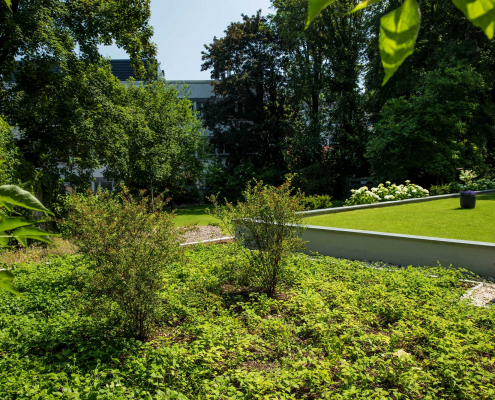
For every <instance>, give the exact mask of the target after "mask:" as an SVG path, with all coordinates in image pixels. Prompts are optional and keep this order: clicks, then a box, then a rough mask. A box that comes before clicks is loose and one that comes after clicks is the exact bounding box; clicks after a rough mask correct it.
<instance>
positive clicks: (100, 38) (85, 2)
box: [0, 0, 156, 80]
mask: <svg viewBox="0 0 495 400" xmlns="http://www.w3.org/2000/svg"><path fill="white" fill-rule="evenodd" d="M10 6H11V10H12V11H11V12H9V11H8V6H7V5H6V4H5V3H4V2H0V72H1V73H2V74H3V75H4V79H7V80H9V79H10V74H11V73H12V72H14V71H15V70H16V67H15V66H16V60H19V59H21V60H22V61H23V62H33V63H37V64H39V63H40V62H41V61H46V60H51V62H52V63H53V64H59V63H63V62H64V60H66V59H67V58H70V56H72V55H75V54H77V55H78V56H79V57H80V58H83V59H90V60H92V61H96V60H98V59H99V58H100V53H99V51H98V45H110V44H112V43H115V44H116V45H117V46H119V47H121V48H123V49H124V50H125V51H126V52H127V53H128V54H129V56H130V58H131V60H132V62H133V65H134V67H135V68H136V70H137V72H138V73H139V75H144V73H145V70H144V66H143V63H142V60H143V59H148V58H153V57H154V56H155V54H156V48H155V45H154V44H153V43H152V42H151V37H152V35H153V29H152V28H151V26H150V25H149V18H150V15H151V11H150V1H149V0H131V1H129V0H112V1H106V0H37V1H29V0H12V2H11V5H10Z"/></svg>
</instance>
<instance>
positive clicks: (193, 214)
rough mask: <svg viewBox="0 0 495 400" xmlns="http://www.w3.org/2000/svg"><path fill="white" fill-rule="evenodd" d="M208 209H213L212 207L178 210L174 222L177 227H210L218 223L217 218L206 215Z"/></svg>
mask: <svg viewBox="0 0 495 400" xmlns="http://www.w3.org/2000/svg"><path fill="white" fill-rule="evenodd" d="M208 208H210V209H212V206H195V207H186V208H178V209H176V210H175V215H176V218H175V220H174V222H175V226H186V225H209V224H212V223H218V220H217V219H216V218H214V217H212V216H211V215H208V214H207V213H206V210H207V209H208Z"/></svg>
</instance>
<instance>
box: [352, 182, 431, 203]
mask: <svg viewBox="0 0 495 400" xmlns="http://www.w3.org/2000/svg"><path fill="white" fill-rule="evenodd" d="M351 192H352V196H351V197H350V198H349V199H347V200H346V202H345V205H346V206H355V205H359V204H373V203H378V202H381V201H395V200H407V199H414V198H419V197H427V196H429V195H430V192H429V191H428V190H426V189H423V188H422V187H421V186H419V185H415V184H413V183H411V181H406V184H405V185H396V184H395V183H394V184H392V183H391V182H386V183H385V184H383V183H380V184H379V185H378V187H375V188H372V189H371V190H370V189H368V187H367V186H363V187H362V188H360V189H355V190H351Z"/></svg>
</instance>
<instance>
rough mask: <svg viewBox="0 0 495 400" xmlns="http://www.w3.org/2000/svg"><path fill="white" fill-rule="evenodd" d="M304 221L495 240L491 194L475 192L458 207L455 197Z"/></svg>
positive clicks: (494, 200) (494, 196) (357, 227)
mask: <svg viewBox="0 0 495 400" xmlns="http://www.w3.org/2000/svg"><path fill="white" fill-rule="evenodd" d="M304 223H305V224H307V225H317V226H329V227H334V228H346V229H357V230H365V231H375V232H389V233H401V234H406V235H418V236H431V237H441V238H449V239H461V240H472V241H479V242H492V243H493V242H495V229H493V226H494V225H495V195H492V194H491V195H484V196H478V199H477V203H476V208H474V209H472V210H466V209H461V208H460V206H459V199H458V198H452V199H444V200H435V201H430V202H426V203H418V204H406V205H401V206H393V207H386V208H375V209H369V210H357V211H349V212H344V213H339V214H328V215H321V216H317V217H310V218H305V219H304Z"/></svg>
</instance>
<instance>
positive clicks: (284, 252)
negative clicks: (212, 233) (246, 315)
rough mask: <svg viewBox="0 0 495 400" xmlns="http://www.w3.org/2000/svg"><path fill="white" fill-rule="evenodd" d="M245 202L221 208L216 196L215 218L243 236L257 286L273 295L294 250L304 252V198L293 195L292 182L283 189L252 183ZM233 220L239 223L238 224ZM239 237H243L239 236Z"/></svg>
mask: <svg viewBox="0 0 495 400" xmlns="http://www.w3.org/2000/svg"><path fill="white" fill-rule="evenodd" d="M243 196H244V201H243V202H238V203H237V205H235V206H234V205H233V204H232V203H227V204H226V207H221V206H220V205H219V203H218V201H217V198H216V197H215V196H212V197H211V201H212V203H213V204H214V206H215V210H214V215H215V216H216V217H217V218H219V219H220V220H221V221H222V223H223V226H224V227H225V228H224V229H226V230H227V231H229V232H230V234H231V235H232V236H234V235H235V233H236V232H235V231H236V230H238V231H239V232H240V234H241V235H242V239H240V240H241V241H242V244H243V245H245V246H246V247H242V246H241V249H242V251H243V254H244V256H245V257H246V259H247V260H248V261H249V271H248V273H249V275H250V276H251V279H252V281H253V283H254V284H255V286H257V287H258V288H261V289H262V290H264V291H265V292H266V293H267V294H268V295H269V296H273V295H274V293H275V290H276V286H277V283H278V281H279V278H280V275H281V273H282V271H281V269H282V264H283V262H284V261H285V259H286V258H287V257H288V256H289V255H290V254H291V253H292V252H294V251H298V250H302V249H304V247H305V245H304V243H303V241H302V239H301V238H300V233H301V230H302V229H303V227H302V218H301V216H300V215H299V214H297V213H298V212H299V211H302V210H304V205H303V203H304V199H303V196H302V194H301V193H300V192H297V193H296V194H294V195H293V189H292V188H291V181H290V179H289V180H288V181H286V182H285V183H284V184H282V185H281V186H279V187H274V186H267V185H263V182H261V181H259V182H256V183H255V184H254V185H251V184H248V187H247V189H246V190H245V191H244V193H243ZM232 221H235V222H234V224H233V223H232ZM237 237H239V235H237Z"/></svg>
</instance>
